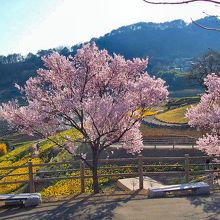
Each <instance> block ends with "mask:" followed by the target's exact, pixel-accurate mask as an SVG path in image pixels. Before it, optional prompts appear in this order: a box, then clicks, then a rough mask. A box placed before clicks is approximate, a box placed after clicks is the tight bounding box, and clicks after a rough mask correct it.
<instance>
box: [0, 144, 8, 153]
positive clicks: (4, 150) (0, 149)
mask: <svg viewBox="0 0 220 220" xmlns="http://www.w3.org/2000/svg"><path fill="white" fill-rule="evenodd" d="M5 154H7V145H6V144H4V143H1V144H0V155H1V156H2V155H5Z"/></svg>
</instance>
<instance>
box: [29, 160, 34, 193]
mask: <svg viewBox="0 0 220 220" xmlns="http://www.w3.org/2000/svg"><path fill="white" fill-rule="evenodd" d="M28 173H29V192H30V193H35V185H34V174H33V164H32V161H31V160H30V161H29V162H28Z"/></svg>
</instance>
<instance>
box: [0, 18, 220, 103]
mask: <svg viewBox="0 0 220 220" xmlns="http://www.w3.org/2000/svg"><path fill="white" fill-rule="evenodd" d="M197 22H198V23H199V24H202V25H208V26H211V27H215V26H217V25H218V24H219V20H218V19H217V18H215V17H206V18H203V19H200V20H198V21H197ZM219 37H220V32H215V31H207V30H204V29H202V28H199V27H198V26H197V25H195V24H193V23H190V24H186V23H185V22H184V21H182V20H175V21H171V22H165V23H158V24H157V23H144V22H140V23H137V24H132V25H129V26H124V27H121V28H119V29H117V30H113V31H112V32H110V33H108V34H106V35H104V36H102V37H100V38H93V39H91V42H93V41H94V42H96V44H97V45H98V46H99V47H100V48H106V49H107V50H108V51H109V52H110V53H116V54H121V55H123V56H125V57H126V58H133V57H149V59H150V64H149V67H148V71H149V73H150V74H153V75H156V76H162V78H164V79H165V80H167V79H168V83H169V84H170V85H169V86H170V89H171V90H173V91H175V90H178V89H188V88H192V84H189V82H188V81H187V79H186V78H184V75H183V74H179V73H178V74H175V73H174V72H173V70H178V71H187V70H188V69H189V68H190V64H191V62H192V60H193V58H194V57H197V56H199V55H201V54H202V53H204V52H206V51H207V50H209V49H213V50H217V51H220V41H219ZM80 47H81V45H75V46H72V47H71V48H70V49H69V48H66V47H64V48H56V49H49V50H40V51H38V53H37V54H32V53H29V54H28V55H27V56H26V57H23V56H21V55H20V54H10V55H8V56H0V102H2V101H7V100H10V99H11V98H13V97H16V96H18V93H17V92H16V89H15V88H14V83H18V84H23V83H24V82H25V81H26V80H27V79H28V78H29V77H30V76H33V75H34V74H35V72H36V70H37V69H38V68H39V67H42V62H41V59H40V57H41V56H44V55H48V54H50V53H52V52H53V51H58V52H59V53H61V54H63V55H65V56H68V55H74V54H75V52H76V50H77V48H80ZM161 71H166V72H165V73H164V72H163V74H161ZM167 71H168V72H167ZM169 71H172V72H171V73H169ZM178 77H180V78H179V80H181V82H180V81H178Z"/></svg>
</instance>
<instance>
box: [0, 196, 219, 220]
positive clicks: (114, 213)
mask: <svg viewBox="0 0 220 220" xmlns="http://www.w3.org/2000/svg"><path fill="white" fill-rule="evenodd" d="M0 219H1V220H9V219H10V220H15V219H16V220H24V219H30V220H43V219H46V220H57V219H58V220H68V219H74V220H78V219H79V220H84V219H85V220H90V219H91V220H93V219H94V220H99V219H100V220H102V219H104V220H107V219H116V220H127V219H132V220H133V219H134V220H136V219H137V220H142V219H144V220H145V219H146V220H148V219H149V220H158V219H159V220H160V219H161V220H166V219H169V220H174V219H175V220H178V219H187V220H188V219H192V220H196V219H198V220H200V219H213V220H217V219H220V194H215V195H211V196H208V197H199V196H197V197H181V198H162V199H147V197H146V195H145V193H143V192H141V193H139V194H138V193H130V194H128V193H126V194H122V193H120V194H119V193H113V194H99V195H81V196H78V197H75V198H74V197H73V198H70V199H65V200H63V201H57V202H44V203H43V204H42V205H40V206H38V207H35V208H26V209H25V208H11V209H7V208H1V209H0Z"/></svg>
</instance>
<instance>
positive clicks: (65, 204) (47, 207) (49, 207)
mask: <svg viewBox="0 0 220 220" xmlns="http://www.w3.org/2000/svg"><path fill="white" fill-rule="evenodd" d="M138 194H139V191H135V192H132V193H124V194H118V195H117V194H112V195H111V194H108V195H106V194H91V195H81V196H77V197H73V198H70V199H68V200H65V201H57V202H45V203H43V204H42V205H40V206H37V207H34V208H22V207H20V208H19V207H17V208H9V209H5V210H4V211H3V212H1V211H0V219H2V220H9V219H38V220H43V219H47V220H56V219H59V220H62V219H65V220H66V219H74V220H75V219H80V220H83V219H91V220H93V219H105V220H108V219H112V217H113V210H114V209H115V208H116V207H118V206H121V205H122V204H123V203H127V202H128V201H130V200H132V199H133V200H135V199H140V198H139V197H138Z"/></svg>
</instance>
